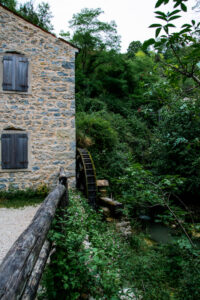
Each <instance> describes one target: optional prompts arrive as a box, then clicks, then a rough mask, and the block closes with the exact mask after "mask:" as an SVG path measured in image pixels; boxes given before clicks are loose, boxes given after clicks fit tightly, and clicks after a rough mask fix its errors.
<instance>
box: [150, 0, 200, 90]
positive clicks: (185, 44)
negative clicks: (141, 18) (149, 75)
mask: <svg viewBox="0 0 200 300" xmlns="http://www.w3.org/2000/svg"><path fill="white" fill-rule="evenodd" d="M169 1H170V0H158V1H157V2H156V6H155V7H156V8H158V7H160V6H161V5H162V4H164V5H166V4H167V3H169ZM174 2H175V4H174V10H173V11H172V12H168V13H164V12H163V11H156V12H155V14H156V18H158V19H161V20H162V21H164V24H160V23H155V24H152V25H151V26H150V27H151V28H156V31H155V36H156V39H150V40H148V41H147V42H146V43H145V44H146V46H149V45H154V47H155V49H156V50H158V52H160V53H162V52H163V51H166V50H168V51H169V50H170V51H171V53H172V55H171V58H170V59H168V60H164V59H162V56H159V59H160V61H161V63H162V65H163V66H165V67H166V68H168V70H171V71H172V72H175V73H178V74H181V75H182V76H183V78H191V79H192V80H193V81H194V82H195V84H196V86H197V87H200V66H199V57H200V43H199V33H200V22H199V23H198V22H196V21H195V20H192V21H191V24H183V25H182V28H181V30H180V31H179V32H173V33H170V32H169V31H170V28H175V27H176V26H175V25H174V23H173V21H174V20H176V19H178V18H180V17H181V16H180V15H179V13H180V12H181V11H183V12H186V11H187V6H186V5H185V2H187V0H174ZM163 31H164V33H163V34H162V35H161V36H160V33H161V32H163Z"/></svg>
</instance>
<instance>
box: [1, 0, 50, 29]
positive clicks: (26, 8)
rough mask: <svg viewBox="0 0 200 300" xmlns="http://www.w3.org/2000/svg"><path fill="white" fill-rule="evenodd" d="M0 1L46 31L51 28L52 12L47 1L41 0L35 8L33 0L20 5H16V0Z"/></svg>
mask: <svg viewBox="0 0 200 300" xmlns="http://www.w3.org/2000/svg"><path fill="white" fill-rule="evenodd" d="M0 3H1V4H2V5H4V6H6V7H7V8H9V9H10V10H12V11H14V12H17V13H18V14H19V15H21V16H22V17H23V18H25V19H26V20H28V21H29V22H31V23H33V24H34V25H37V26H39V27H41V28H43V29H45V30H47V31H52V30H53V25H52V24H51V18H52V13H51V11H50V6H49V4H48V3H45V2H42V3H41V4H39V5H38V6H37V7H36V8H35V7H34V5H33V0H30V1H28V2H25V3H24V4H20V5H18V2H17V1H16V0H0Z"/></svg>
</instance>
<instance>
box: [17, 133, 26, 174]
mask: <svg viewBox="0 0 200 300" xmlns="http://www.w3.org/2000/svg"><path fill="white" fill-rule="evenodd" d="M15 147H16V169H27V168H28V136H27V134H16V135H15Z"/></svg>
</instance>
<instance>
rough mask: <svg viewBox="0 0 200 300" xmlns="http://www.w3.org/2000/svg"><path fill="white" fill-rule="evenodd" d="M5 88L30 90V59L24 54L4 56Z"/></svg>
mask: <svg viewBox="0 0 200 300" xmlns="http://www.w3.org/2000/svg"><path fill="white" fill-rule="evenodd" d="M3 90H7V91H21V92H27V91H28V59H27V58H26V57H24V56H18V55H8V56H4V57H3Z"/></svg>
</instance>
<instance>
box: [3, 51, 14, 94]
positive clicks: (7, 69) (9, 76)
mask: <svg viewBox="0 0 200 300" xmlns="http://www.w3.org/2000/svg"><path fill="white" fill-rule="evenodd" d="M14 89H15V61H14V56H4V57H3V90H7V91H12V90H14Z"/></svg>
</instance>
